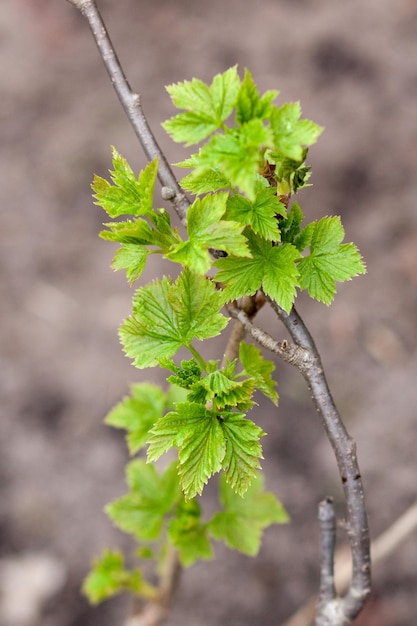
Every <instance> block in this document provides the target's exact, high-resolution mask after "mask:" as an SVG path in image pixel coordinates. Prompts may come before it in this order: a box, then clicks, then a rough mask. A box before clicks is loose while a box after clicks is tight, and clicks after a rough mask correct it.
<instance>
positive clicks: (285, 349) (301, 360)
mask: <svg viewBox="0 0 417 626" xmlns="http://www.w3.org/2000/svg"><path fill="white" fill-rule="evenodd" d="M226 310H227V312H228V313H229V314H230V315H231V317H234V318H235V319H236V320H238V321H239V322H240V323H241V324H242V327H243V328H244V329H245V330H246V331H247V332H248V333H249V334H250V335H251V336H252V338H253V339H254V340H255V341H256V342H257V343H259V345H260V346H262V347H263V348H265V349H266V350H269V351H270V352H275V353H276V354H278V355H279V356H280V357H281V359H283V361H286V362H287V363H290V364H291V365H296V366H297V367H299V368H301V369H304V368H307V367H309V363H310V361H311V358H310V354H309V352H308V351H307V350H305V349H304V348H303V347H301V346H297V345H296V344H291V343H289V342H288V341H287V340H285V339H284V341H277V340H276V339H274V338H273V337H272V336H271V335H269V334H268V333H267V332H265V331H264V330H262V329H261V328H259V327H258V326H255V324H253V323H252V321H251V320H250V319H249V317H248V315H247V313H246V312H245V311H244V310H243V309H241V308H240V307H239V306H237V305H236V304H233V303H229V304H227V305H226Z"/></svg>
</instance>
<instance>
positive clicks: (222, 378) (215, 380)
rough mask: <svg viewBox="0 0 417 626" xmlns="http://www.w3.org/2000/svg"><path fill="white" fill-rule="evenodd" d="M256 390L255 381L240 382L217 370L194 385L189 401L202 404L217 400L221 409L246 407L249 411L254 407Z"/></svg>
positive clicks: (217, 405)
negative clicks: (253, 398)
mask: <svg viewBox="0 0 417 626" xmlns="http://www.w3.org/2000/svg"><path fill="white" fill-rule="evenodd" d="M254 388H255V382H254V380H244V381H238V380H235V379H234V378H233V376H228V375H227V372H226V371H225V370H220V371H219V370H216V371H215V372H211V373H209V374H207V376H205V377H204V378H202V379H201V380H200V381H198V382H197V383H196V384H194V385H193V387H192V390H191V393H190V394H189V395H188V400H189V401H190V402H198V403H200V404H207V402H209V401H211V400H215V405H216V407H217V408H219V409H224V408H225V407H226V406H227V407H229V408H230V407H236V406H237V407H239V408H241V407H243V406H244V407H245V409H246V410H248V409H249V408H251V406H252V405H253V402H252V400H251V398H252V395H253V392H254Z"/></svg>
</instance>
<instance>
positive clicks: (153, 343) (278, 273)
mask: <svg viewBox="0 0 417 626" xmlns="http://www.w3.org/2000/svg"><path fill="white" fill-rule="evenodd" d="M168 92H169V93H170V95H171V97H172V100H173V102H174V104H175V105H176V106H177V107H178V108H180V109H183V112H181V113H179V114H178V115H176V116H175V117H173V118H172V119H170V120H169V121H167V122H166V123H165V124H164V128H165V129H166V130H167V132H168V133H169V134H170V135H171V137H172V138H173V139H174V140H175V141H178V142H183V143H185V144H186V145H187V146H191V145H195V144H199V143H201V142H205V143H203V145H202V146H201V147H200V148H199V151H198V152H197V153H195V154H193V155H192V156H191V157H190V158H189V159H187V160H185V161H183V162H182V163H180V164H178V165H179V166H180V167H184V168H190V169H191V170H192V171H191V172H190V173H188V174H187V175H186V176H185V177H184V178H183V179H182V181H181V182H182V186H183V187H184V188H185V189H186V190H187V191H190V192H192V193H193V194H195V196H196V199H195V200H194V202H193V203H192V204H191V206H190V208H189V210H188V214H187V224H186V236H185V237H182V236H181V234H180V232H179V231H178V229H176V228H174V227H173V226H172V224H171V220H170V216H169V214H168V212H167V211H166V210H165V209H163V208H154V202H153V198H154V186H155V181H156V176H157V170H158V162H157V160H155V161H153V162H151V163H149V165H148V166H147V167H146V168H145V169H144V170H143V171H142V172H140V174H139V176H138V177H136V176H135V175H134V173H133V171H132V169H131V167H130V166H129V164H128V163H127V162H126V160H125V159H124V158H123V157H122V156H121V155H120V154H119V153H118V152H117V151H116V150H115V149H113V168H114V169H113V171H111V172H110V176H111V181H110V182H109V181H107V180H105V179H103V178H101V177H99V176H95V178H94V182H93V186H92V187H93V190H94V194H95V200H96V203H97V204H98V205H99V206H101V207H103V209H104V210H105V211H106V212H107V214H108V215H109V217H110V218H111V219H112V220H114V221H111V222H109V223H106V224H105V226H106V230H104V231H103V232H102V233H101V237H102V238H104V239H106V240H109V241H113V242H118V243H119V244H120V247H119V249H118V250H117V252H116V254H115V256H114V259H113V263H112V265H113V268H114V269H116V270H117V269H124V270H125V271H126V275H127V279H128V281H129V282H130V283H133V282H135V281H136V280H137V279H138V278H139V277H140V275H141V274H142V272H143V270H144V268H145V266H146V262H147V259H148V257H149V255H151V254H155V253H159V254H162V255H163V256H164V257H165V258H167V259H169V260H171V261H173V262H175V263H178V264H180V266H181V272H180V274H179V276H178V278H177V279H176V280H175V281H174V280H173V279H171V278H169V277H163V278H162V279H158V280H155V281H153V282H151V283H150V284H148V285H146V286H143V287H140V288H139V289H138V290H137V291H136V293H135V294H134V297H133V310H132V315H131V316H130V317H129V318H128V319H126V320H125V321H124V322H123V324H122V326H121V328H120V339H121V342H122V345H123V348H124V351H125V353H126V355H127V356H128V357H130V358H132V359H133V362H134V364H135V366H136V367H138V368H141V369H142V368H147V367H155V366H160V367H162V368H164V369H167V370H168V371H169V372H170V374H169V376H168V378H167V380H168V382H169V383H170V384H171V385H172V387H171V390H170V391H169V392H167V393H164V392H163V391H162V389H160V388H158V387H156V386H154V385H150V384H142V385H135V386H133V387H132V394H131V396H129V397H128V398H125V399H124V400H123V401H122V402H121V403H120V404H119V405H118V406H116V408H115V409H114V410H113V411H112V412H111V413H110V414H109V415H108V417H107V423H108V424H110V425H112V426H115V427H118V428H124V429H126V431H127V444H128V447H129V451H130V453H131V454H136V453H138V452H139V451H140V450H141V449H142V448H144V447H147V463H146V462H145V461H144V460H141V459H135V460H133V461H132V462H131V463H130V464H129V465H128V467H127V483H128V486H129V489H130V491H129V493H128V494H126V495H125V496H123V497H122V498H120V499H119V500H117V501H116V502H113V503H112V504H110V505H109V506H108V507H107V513H108V515H109V516H110V518H111V519H112V520H113V521H114V523H115V524H116V525H117V526H118V527H119V528H121V529H122V530H124V531H126V532H128V533H131V534H132V535H133V536H134V537H135V538H136V539H137V540H138V541H139V542H157V544H158V545H159V546H160V549H162V551H164V550H165V549H166V545H167V544H169V545H171V546H174V547H175V548H176V549H177V550H178V551H179V555H180V558H181V561H182V563H183V564H185V565H188V564H191V563H193V562H194V561H195V560H196V559H198V558H210V557H211V555H212V549H211V543H210V538H215V539H222V540H224V541H225V542H226V543H227V544H228V545H229V546H231V547H233V548H236V549H238V550H240V551H242V552H244V553H246V554H255V553H256V552H257V550H258V549H259V545H260V538H261V534H262V531H263V529H264V528H265V527H266V526H268V525H269V524H271V523H274V522H284V521H286V519H287V518H286V513H285V512H284V510H283V508H282V506H281V505H280V503H279V502H278V501H277V500H276V498H275V496H273V495H272V494H270V493H267V492H264V490H263V484H262V478H261V476H260V474H259V469H260V460H261V459H262V448H261V443H260V439H261V438H262V437H263V436H264V434H265V433H264V432H263V430H262V429H261V428H260V427H259V426H258V425H256V424H255V423H254V422H253V421H252V420H250V419H248V417H247V413H248V411H249V410H250V409H251V408H252V406H253V405H254V400H253V395H254V393H255V391H256V390H259V391H260V392H261V393H263V394H264V395H266V396H267V397H268V398H269V399H270V400H272V401H273V402H274V403H277V400H278V395H277V393H276V390H275V382H274V381H273V380H272V376H271V374H272V371H273V368H274V366H273V364H272V363H271V362H270V361H266V360H264V358H263V357H262V354H261V352H260V350H259V349H258V348H257V347H255V346H253V345H249V344H246V343H244V342H242V343H241V345H240V351H239V357H238V358H236V359H234V360H233V361H231V362H226V363H222V364H220V361H206V360H205V359H204V358H203V356H202V355H201V354H200V352H199V351H198V350H197V348H196V342H197V341H203V340H206V339H209V338H212V337H216V336H218V335H219V334H220V333H221V332H222V331H223V330H224V328H225V327H226V325H227V323H228V318H227V317H225V316H224V315H223V313H222V312H221V311H222V308H223V306H224V305H225V304H226V303H227V302H229V301H231V300H237V299H239V298H241V297H243V296H250V295H253V294H256V292H257V291H258V290H263V291H264V293H265V294H266V295H267V296H269V297H270V298H271V299H273V300H275V302H276V303H277V304H278V305H279V306H280V307H282V308H283V309H284V310H285V311H290V309H291V307H292V305H293V302H294V299H295V297H296V293H297V289H306V290H307V291H308V293H309V294H310V296H311V297H313V298H316V299H317V300H320V301H322V302H324V303H326V304H330V302H331V301H332V299H333V297H334V295H335V291H336V286H335V283H336V281H345V280H349V279H350V278H352V277H353V276H355V275H357V274H360V273H363V272H364V271H365V268H364V265H363V262H362V260H361V257H360V254H359V252H358V250H357V248H356V246H355V245H354V244H352V243H342V241H343V238H344V230H343V226H342V224H341V222H340V219H339V218H338V217H324V218H323V219H321V220H318V221H315V222H312V223H310V224H308V225H307V226H303V225H302V224H303V220H304V216H303V213H302V211H301V208H300V206H299V205H298V204H297V203H293V204H292V206H291V208H289V199H290V197H291V196H292V195H293V194H294V193H296V192H297V190H298V189H300V188H301V187H303V186H305V185H306V184H307V181H308V178H309V168H308V167H307V166H306V164H305V159H306V156H307V150H308V147H309V146H310V145H312V144H313V143H314V142H315V141H316V140H317V138H318V136H319V135H320V133H321V130H322V129H321V128H320V127H319V126H317V125H316V124H314V123H313V122H311V121H309V120H305V119H300V117H301V109H300V106H299V104H298V103H290V104H284V105H282V106H281V107H277V106H276V105H274V104H273V101H274V100H275V98H276V96H277V92H275V91H268V92H266V93H265V94H264V95H263V96H261V95H260V93H259V92H258V90H257V88H256V86H255V84H254V82H253V79H252V76H251V74H250V72H248V71H246V72H245V76H244V78H243V80H241V79H240V78H239V76H238V73H237V69H236V67H233V68H231V69H229V70H227V71H226V72H224V73H223V74H219V75H217V76H216V77H215V78H214V79H213V82H212V83H211V85H210V86H209V85H206V84H205V83H203V82H202V81H200V80H197V79H193V80H192V81H185V82H182V83H179V84H176V85H171V86H170V87H168ZM226 121H227V122H228V124H229V125H227V124H226ZM119 218H122V219H119ZM213 251H217V254H213ZM214 273H215V275H214V278H213V277H212V276H213V274H214ZM208 274H210V276H211V277H210V278H209V277H208V276H207V275H208ZM215 281H216V282H215ZM180 349H186V350H187V351H188V352H189V354H190V358H189V359H188V360H182V361H181V362H180V363H178V362H176V361H175V360H174V357H175V356H176V355H177V353H178V351H179V350H180ZM172 450H174V451H175V454H176V455H177V458H176V460H175V461H173V462H172V463H171V464H170V465H169V466H168V467H167V468H166V469H165V470H164V471H163V472H162V473H159V472H158V471H157V469H156V468H155V466H154V465H151V464H150V463H155V462H156V461H158V459H159V458H160V457H161V456H162V455H164V454H165V453H167V452H169V451H172ZM218 472H221V473H222V476H221V479H220V483H219V484H220V502H221V504H222V507H223V510H222V511H221V512H218V513H216V514H215V515H214V517H213V518H212V519H211V520H208V521H204V520H203V517H202V511H201V507H200V504H199V502H198V501H197V499H196V498H197V496H199V495H200V494H201V492H202V490H203V487H204V485H205V484H206V483H207V481H208V480H209V478H210V477H211V476H213V474H216V473H218ZM243 496H245V497H244V499H242V497H243ZM161 546H162V548H161ZM141 554H143V553H141ZM122 589H130V590H134V591H135V592H136V593H141V594H143V595H147V596H148V597H152V594H153V593H155V590H154V589H153V588H152V587H151V586H150V585H149V584H148V583H146V581H145V580H144V578H143V576H142V575H141V573H140V571H139V570H133V571H128V570H127V569H126V568H125V567H124V564H123V560H122V558H121V556H120V554H119V553H116V552H106V553H105V554H104V556H103V557H102V559H100V560H98V561H97V562H96V563H95V566H94V568H93V571H92V573H91V574H90V576H89V577H88V579H87V581H86V585H85V590H86V592H87V594H88V595H89V597H90V598H91V599H92V600H93V601H100V600H102V599H103V598H105V597H108V596H109V595H112V594H113V593H116V592H117V591H120V590H122Z"/></svg>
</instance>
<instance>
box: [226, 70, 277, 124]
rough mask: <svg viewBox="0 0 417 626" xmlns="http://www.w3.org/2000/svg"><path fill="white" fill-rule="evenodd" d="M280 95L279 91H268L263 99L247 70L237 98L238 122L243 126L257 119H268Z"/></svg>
mask: <svg viewBox="0 0 417 626" xmlns="http://www.w3.org/2000/svg"><path fill="white" fill-rule="evenodd" d="M278 93H279V92H278V91H272V90H271V91H267V92H265V94H264V95H263V96H262V98H261V96H260V94H259V91H258V89H257V87H256V85H255V83H254V81H253V78H252V74H251V73H250V72H249V70H248V69H246V70H245V77H244V79H243V81H242V84H241V87H240V90H239V94H238V97H237V103H236V121H237V122H238V123H239V124H243V123H245V122H248V121H249V120H252V119H255V118H259V119H262V120H264V119H266V118H268V117H269V115H270V112H271V103H272V101H273V100H275V98H276V97H277V96H278Z"/></svg>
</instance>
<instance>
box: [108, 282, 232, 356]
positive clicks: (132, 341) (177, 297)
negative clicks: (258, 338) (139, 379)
mask: <svg viewBox="0 0 417 626" xmlns="http://www.w3.org/2000/svg"><path fill="white" fill-rule="evenodd" d="M223 303H224V298H223V295H222V293H220V292H217V291H216V290H215V287H214V285H213V283H212V282H211V281H210V280H208V279H206V278H204V277H202V276H199V275H198V274H194V273H192V272H190V271H188V270H184V271H183V272H182V273H181V274H180V276H179V277H178V279H177V282H176V283H175V284H173V282H172V280H171V279H170V278H167V277H164V278H163V279H162V280H156V281H154V282H152V283H150V284H149V285H147V286H146V287H142V288H141V289H139V290H138V291H137V292H136V294H135V296H134V299H133V315H132V316H131V317H129V318H128V319H127V320H125V322H124V323H123V324H122V326H121V328H120V338H121V341H122V344H123V347H124V350H125V352H126V354H127V356H129V357H131V358H133V359H134V364H135V365H136V367H138V368H145V367H153V366H155V365H157V363H158V359H160V358H163V357H171V356H173V355H174V354H175V353H176V352H177V350H178V349H179V348H180V347H181V346H186V347H189V346H190V345H191V341H192V340H193V339H194V338H196V339H199V340H202V339H207V338H209V337H215V336H217V335H218V334H220V332H221V331H222V330H223V328H224V327H225V326H226V324H227V322H228V319H227V318H225V317H224V316H223V315H222V314H221V313H219V310H220V309H221V307H222V305H223Z"/></svg>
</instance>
